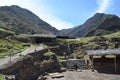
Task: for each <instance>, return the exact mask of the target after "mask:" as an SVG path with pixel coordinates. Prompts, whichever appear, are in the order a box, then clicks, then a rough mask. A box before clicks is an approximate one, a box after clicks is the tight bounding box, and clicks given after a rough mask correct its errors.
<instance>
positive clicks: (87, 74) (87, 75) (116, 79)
mask: <svg viewBox="0 0 120 80" xmlns="http://www.w3.org/2000/svg"><path fill="white" fill-rule="evenodd" d="M62 74H63V75H64V77H63V78H55V79H52V78H51V77H50V76H49V77H48V79H47V80H120V74H105V73H98V72H91V71H90V70H84V71H82V72H77V71H66V72H63V73H62Z"/></svg>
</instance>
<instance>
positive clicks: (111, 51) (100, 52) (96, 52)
mask: <svg viewBox="0 0 120 80" xmlns="http://www.w3.org/2000/svg"><path fill="white" fill-rule="evenodd" d="M86 52H87V54H88V55H109V54H111V55H113V54H115V55H120V49H106V50H104V49H100V50H87V51H86Z"/></svg>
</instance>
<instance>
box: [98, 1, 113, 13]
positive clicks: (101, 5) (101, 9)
mask: <svg viewBox="0 0 120 80" xmlns="http://www.w3.org/2000/svg"><path fill="white" fill-rule="evenodd" d="M97 3H98V5H99V8H98V9H97V11H96V12H99V13H104V12H105V11H106V10H107V9H108V7H109V6H110V4H111V0H97Z"/></svg>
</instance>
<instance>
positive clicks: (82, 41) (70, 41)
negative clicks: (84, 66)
mask: <svg viewBox="0 0 120 80" xmlns="http://www.w3.org/2000/svg"><path fill="white" fill-rule="evenodd" d="M93 38H95V37H94V36H93V37H84V38H79V39H65V40H64V41H66V42H69V43H88V42H89V41H90V40H92V39H93Z"/></svg>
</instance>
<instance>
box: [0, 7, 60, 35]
mask: <svg viewBox="0 0 120 80" xmlns="http://www.w3.org/2000/svg"><path fill="white" fill-rule="evenodd" d="M0 28H9V29H11V30H12V31H14V32H16V33H18V34H21V33H27V34H37V33H45V34H49V33H51V34H55V35H59V30H57V29H56V28H55V27H52V26H51V25H50V24H48V23H47V22H45V21H43V20H42V19H40V18H39V17H38V16H37V15H35V14H34V13H32V12H31V11H29V10H27V9H24V8H21V7H19V6H17V5H12V6H2V7H0Z"/></svg>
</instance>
